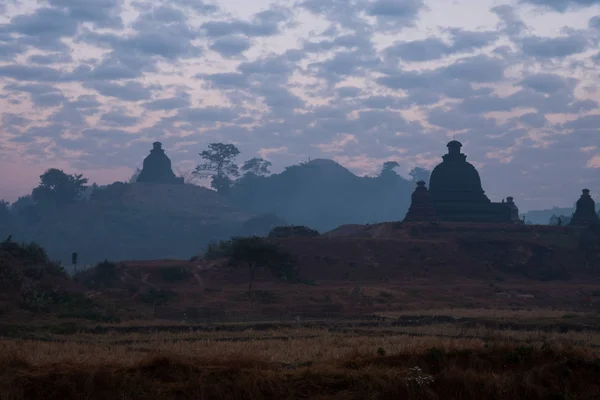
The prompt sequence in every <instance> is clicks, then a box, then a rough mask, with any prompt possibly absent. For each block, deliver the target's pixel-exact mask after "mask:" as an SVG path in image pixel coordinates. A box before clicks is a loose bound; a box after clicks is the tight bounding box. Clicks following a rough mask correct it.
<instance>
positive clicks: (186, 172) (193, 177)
mask: <svg viewBox="0 0 600 400" xmlns="http://www.w3.org/2000/svg"><path fill="white" fill-rule="evenodd" d="M176 171H177V176H178V177H180V178H183V183H185V184H187V185H196V184H197V183H198V180H199V179H200V177H199V176H198V175H197V174H194V170H193V169H183V168H176Z"/></svg>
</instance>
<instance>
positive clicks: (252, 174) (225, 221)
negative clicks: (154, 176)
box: [0, 143, 427, 266]
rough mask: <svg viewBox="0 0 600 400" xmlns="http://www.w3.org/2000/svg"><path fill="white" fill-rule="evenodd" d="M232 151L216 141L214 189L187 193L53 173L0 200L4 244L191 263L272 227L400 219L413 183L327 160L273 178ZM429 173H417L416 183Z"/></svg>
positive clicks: (205, 160) (210, 157) (208, 159)
mask: <svg viewBox="0 0 600 400" xmlns="http://www.w3.org/2000/svg"><path fill="white" fill-rule="evenodd" d="M238 154H239V150H238V149H237V148H236V147H235V146H234V145H228V144H222V143H212V144H210V145H209V146H208V149H207V150H204V151H202V152H201V153H200V157H201V158H202V163H200V164H199V165H198V167H197V168H196V170H195V171H194V172H193V173H194V176H196V177H198V176H201V177H205V178H210V179H211V186H212V187H213V188H214V189H215V190H211V189H207V188H204V187H200V186H196V185H192V184H185V185H161V184H136V183H122V182H116V183H113V184H111V185H107V186H104V187H99V186H98V185H95V184H93V185H91V186H88V185H87V182H88V180H87V178H85V177H83V176H81V175H79V174H73V175H69V174H67V173H65V172H63V171H61V170H58V169H54V168H51V169H49V170H48V171H47V172H45V173H44V174H43V175H41V176H40V184H39V185H38V187H36V188H34V189H33V190H32V193H31V194H30V195H26V196H23V197H21V198H20V199H18V200H17V201H16V202H15V203H14V204H12V205H10V206H9V204H8V203H6V202H0V237H1V236H2V235H4V236H6V235H9V234H13V235H15V237H18V238H19V240H28V241H35V242H37V243H40V244H42V245H43V246H44V247H45V248H46V249H47V250H48V253H49V254H50V256H51V257H52V258H53V259H59V260H61V261H63V262H64V263H65V265H69V263H70V261H69V260H70V257H71V254H72V253H73V252H77V253H79V255H80V263H79V264H80V265H82V266H84V265H91V264H95V263H97V262H100V261H102V260H104V259H105V258H107V257H108V258H110V259H113V260H124V259H155V258H189V257H190V255H191V254H196V253H197V252H198V250H199V249H201V248H203V247H204V246H206V244H208V243H210V242H213V241H219V240H225V239H227V238H229V237H231V236H252V235H257V236H266V235H267V234H268V233H269V232H270V231H271V230H272V229H273V228H275V227H276V226H284V225H288V224H291V225H302V226H307V227H310V228H311V229H317V230H319V231H327V230H330V229H334V228H336V227H337V226H339V225H342V224H346V223H374V222H382V221H390V220H400V219H402V218H403V217H404V214H405V212H406V210H407V209H408V206H409V203H410V194H411V193H412V191H413V187H414V183H413V182H410V181H408V180H406V179H404V178H402V177H401V176H400V175H398V174H397V173H396V172H395V171H394V168H395V167H396V166H397V163H394V162H387V163H385V164H384V166H383V168H382V171H381V173H380V174H379V175H378V176H376V177H358V176H356V175H354V174H352V173H351V172H350V171H348V170H347V169H345V168H344V167H342V166H341V165H339V164H337V163H336V162H334V161H331V160H320V159H319V160H313V161H309V162H305V163H301V164H299V165H293V166H290V167H287V168H286V169H285V170H284V171H283V172H282V173H279V174H270V171H269V169H270V163H269V162H268V161H266V160H263V159H260V158H252V159H250V160H248V161H246V162H244V163H243V164H242V165H241V167H238V165H237V164H236V163H235V159H236V157H237V156H238ZM424 175H427V171H425V170H420V169H415V170H413V171H412V176H413V179H417V178H419V179H420V178H423V177H424Z"/></svg>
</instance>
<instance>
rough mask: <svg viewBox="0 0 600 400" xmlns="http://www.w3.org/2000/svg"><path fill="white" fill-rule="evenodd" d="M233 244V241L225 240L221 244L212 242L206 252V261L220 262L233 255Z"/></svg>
mask: <svg viewBox="0 0 600 400" xmlns="http://www.w3.org/2000/svg"><path fill="white" fill-rule="evenodd" d="M232 247H233V242H232V241H231V240H223V241H220V242H210V243H209V244H208V246H206V250H205V251H204V258H205V259H206V260H218V259H222V258H227V257H229V255H230V254H231V249H232Z"/></svg>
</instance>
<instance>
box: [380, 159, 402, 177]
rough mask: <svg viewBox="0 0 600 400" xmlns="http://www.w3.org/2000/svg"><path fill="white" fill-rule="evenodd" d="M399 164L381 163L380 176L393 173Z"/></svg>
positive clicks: (392, 162)
mask: <svg viewBox="0 0 600 400" xmlns="http://www.w3.org/2000/svg"><path fill="white" fill-rule="evenodd" d="M399 166H400V164H398V163H397V162H396V161H386V162H384V163H383V168H382V169H381V175H384V174H387V173H390V172H394V168H398V167H399Z"/></svg>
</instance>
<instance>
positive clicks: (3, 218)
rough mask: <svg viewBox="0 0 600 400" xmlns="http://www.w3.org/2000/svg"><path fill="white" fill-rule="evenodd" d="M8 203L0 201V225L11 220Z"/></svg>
mask: <svg viewBox="0 0 600 400" xmlns="http://www.w3.org/2000/svg"><path fill="white" fill-rule="evenodd" d="M11 217H12V215H11V213H10V203H9V202H8V201H5V200H4V199H0V224H8V222H10V220H11Z"/></svg>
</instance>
